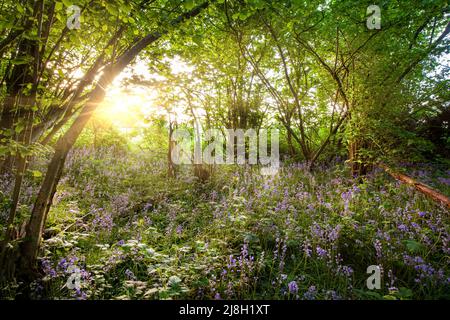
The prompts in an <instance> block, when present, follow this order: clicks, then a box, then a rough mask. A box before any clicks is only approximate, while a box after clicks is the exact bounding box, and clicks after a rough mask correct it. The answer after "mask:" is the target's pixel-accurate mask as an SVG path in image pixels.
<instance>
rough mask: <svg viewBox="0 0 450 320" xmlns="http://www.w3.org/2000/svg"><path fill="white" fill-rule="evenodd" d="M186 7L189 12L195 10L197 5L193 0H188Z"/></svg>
mask: <svg viewBox="0 0 450 320" xmlns="http://www.w3.org/2000/svg"><path fill="white" fill-rule="evenodd" d="M184 7H185V8H186V9H187V10H192V9H194V7H195V3H194V1H192V0H188V1H186V2H185V3H184Z"/></svg>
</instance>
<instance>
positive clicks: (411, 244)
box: [405, 240, 423, 253]
mask: <svg viewBox="0 0 450 320" xmlns="http://www.w3.org/2000/svg"><path fill="white" fill-rule="evenodd" d="M405 245H406V248H407V249H408V251H409V252H412V253H414V252H418V251H421V250H422V249H423V245H422V244H421V243H419V242H417V241H415V240H405Z"/></svg>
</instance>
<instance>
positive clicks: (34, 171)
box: [31, 170, 42, 178]
mask: <svg viewBox="0 0 450 320" xmlns="http://www.w3.org/2000/svg"><path fill="white" fill-rule="evenodd" d="M31 173H32V174H33V177H35V178H40V177H42V172H40V171H39V170H32V171H31Z"/></svg>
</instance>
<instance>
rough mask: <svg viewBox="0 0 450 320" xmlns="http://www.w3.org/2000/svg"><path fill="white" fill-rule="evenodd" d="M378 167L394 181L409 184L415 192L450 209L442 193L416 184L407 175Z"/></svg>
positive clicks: (421, 184) (385, 167) (447, 199)
mask: <svg viewBox="0 0 450 320" xmlns="http://www.w3.org/2000/svg"><path fill="white" fill-rule="evenodd" d="M378 167H380V168H382V169H383V170H384V171H386V173H388V174H389V175H390V176H392V177H393V178H394V179H397V180H399V181H401V182H404V183H406V184H409V185H411V186H413V187H414V188H415V189H416V190H418V191H419V192H421V193H423V194H425V195H426V196H428V197H430V198H432V199H433V200H435V201H438V202H441V203H443V204H444V205H445V206H446V207H447V208H449V209H450V199H449V198H448V197H447V196H445V195H443V194H442V193H440V192H438V191H436V190H434V189H433V188H431V187H429V186H427V185H426V184H424V183H422V182H418V181H416V180H414V179H413V178H410V177H408V176H407V175H404V174H402V173H399V172H395V171H393V170H392V169H391V168H389V167H388V166H386V165H384V164H380V165H378Z"/></svg>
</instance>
